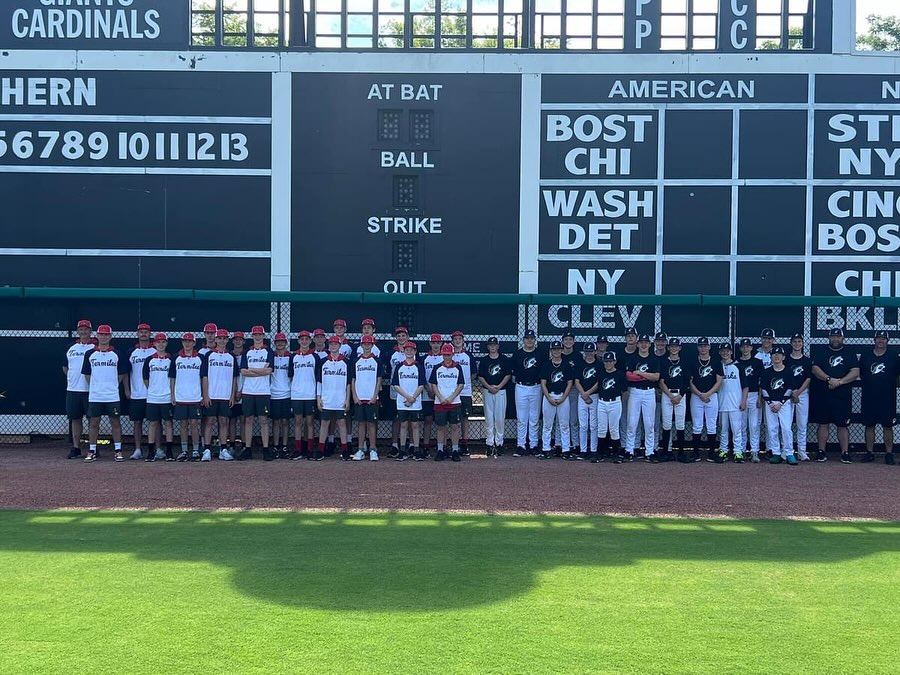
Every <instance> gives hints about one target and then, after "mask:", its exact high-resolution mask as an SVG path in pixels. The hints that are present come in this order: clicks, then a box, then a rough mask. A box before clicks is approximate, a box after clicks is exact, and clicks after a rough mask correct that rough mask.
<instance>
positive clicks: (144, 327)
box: [137, 323, 151, 330]
mask: <svg viewBox="0 0 900 675" xmlns="http://www.w3.org/2000/svg"><path fill="white" fill-rule="evenodd" d="M137 329H138V330H151V328H150V324H149V323H139V324H138V327H137Z"/></svg>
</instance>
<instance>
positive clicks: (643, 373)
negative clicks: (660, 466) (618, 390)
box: [625, 335, 659, 463]
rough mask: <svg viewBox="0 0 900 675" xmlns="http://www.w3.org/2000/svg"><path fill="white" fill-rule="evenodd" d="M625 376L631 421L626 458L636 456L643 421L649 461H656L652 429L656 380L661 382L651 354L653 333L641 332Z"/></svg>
mask: <svg viewBox="0 0 900 675" xmlns="http://www.w3.org/2000/svg"><path fill="white" fill-rule="evenodd" d="M625 379H626V380H627V381H628V385H629V386H628V423H627V425H626V427H625V429H626V433H625V454H626V456H627V457H626V459H627V461H629V462H630V461H632V460H633V459H634V448H635V441H636V438H637V433H638V425H639V424H640V423H641V422H643V427H644V438H645V439H646V443H645V447H646V455H645V456H644V458H645V459H646V461H648V462H653V463H656V462H658V461H659V458H658V457H656V453H655V450H656V439H655V438H654V433H655V429H654V428H653V423H654V417H655V416H656V393H655V392H654V389H656V383H657V382H658V381H659V360H658V359H657V358H656V357H655V356H653V354H651V353H650V336H649V335H641V336H640V337H639V338H638V341H637V352H636V353H634V354H632V355H631V356H629V357H628V358H627V360H626V362H625Z"/></svg>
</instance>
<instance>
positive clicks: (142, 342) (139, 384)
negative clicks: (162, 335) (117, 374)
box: [123, 323, 156, 459]
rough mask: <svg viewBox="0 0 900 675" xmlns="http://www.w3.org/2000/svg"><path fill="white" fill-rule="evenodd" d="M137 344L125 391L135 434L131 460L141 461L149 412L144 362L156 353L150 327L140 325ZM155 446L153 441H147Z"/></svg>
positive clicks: (130, 355)
mask: <svg viewBox="0 0 900 675" xmlns="http://www.w3.org/2000/svg"><path fill="white" fill-rule="evenodd" d="M137 338H138V341H137V344H135V345H134V348H133V349H132V350H131V352H130V353H129V354H128V363H129V364H130V366H131V372H130V377H129V378H128V379H129V381H128V386H126V387H125V388H124V389H123V392H124V393H125V398H126V399H127V400H128V419H129V420H131V424H132V427H133V433H134V452H133V453H132V454H131V459H141V458H142V457H143V453H142V451H141V441H142V436H143V426H144V418H145V417H146V410H147V388H146V387H145V386H144V377H143V375H144V361H146V360H147V359H148V358H149V357H150V356H152V355H153V354H154V353H155V352H156V348H155V347H154V346H153V343H152V342H150V325H149V324H146V323H142V324H139V325H138V327H137ZM147 440H148V441H149V442H150V445H151V446H152V445H153V439H152V438H149V437H148V439H147Z"/></svg>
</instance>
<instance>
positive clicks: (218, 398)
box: [200, 328, 240, 462]
mask: <svg viewBox="0 0 900 675" xmlns="http://www.w3.org/2000/svg"><path fill="white" fill-rule="evenodd" d="M239 374H240V368H239V367H238V362H237V359H235V357H234V355H233V354H229V353H228V331H227V330H225V329H224V328H217V329H216V338H215V349H213V350H212V351H208V352H207V353H206V354H204V355H203V366H202V368H201V370H200V379H201V382H202V385H203V410H204V416H205V426H204V429H203V457H202V461H204V462H208V461H210V459H212V439H213V426H214V425H215V424H216V422H218V434H219V443H220V445H221V448H220V449H219V459H220V460H222V461H225V462H230V461H231V460H232V459H234V455H233V454H232V448H230V447H229V445H228V443H227V442H225V443H223V441H227V437H228V422H229V419H230V418H231V408H232V407H233V406H234V399H235V396H236V395H237V387H238V375H239Z"/></svg>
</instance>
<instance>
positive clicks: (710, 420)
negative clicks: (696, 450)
mask: <svg viewBox="0 0 900 675" xmlns="http://www.w3.org/2000/svg"><path fill="white" fill-rule="evenodd" d="M718 420H719V395H718V394H713V395H712V396H710V397H709V403H704V402H703V401H702V400H701V399H700V397H699V396H697V395H696V394H694V395H692V396H691V423H692V424H693V427H692V429H691V432H692V434H693V435H694V436H695V437H699V436H700V434H701V433H703V429H704V427H705V428H706V436H707V438H712V437H713V436H715V435H716V422H718ZM704 422H705V424H704Z"/></svg>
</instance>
